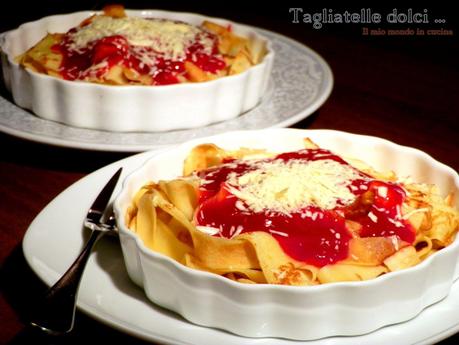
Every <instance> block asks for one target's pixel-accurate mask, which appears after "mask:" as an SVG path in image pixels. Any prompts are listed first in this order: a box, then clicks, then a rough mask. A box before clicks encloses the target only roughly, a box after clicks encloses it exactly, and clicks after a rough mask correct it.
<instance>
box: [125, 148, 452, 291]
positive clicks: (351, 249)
mask: <svg viewBox="0 0 459 345" xmlns="http://www.w3.org/2000/svg"><path fill="white" fill-rule="evenodd" d="M304 142H305V148H304V149H301V150H298V151H295V152H286V153H281V154H274V153H269V152H266V151H264V150H254V149H247V148H241V149H239V150H236V151H227V150H224V149H222V148H220V147H217V146H215V145H213V144H202V145H199V146H196V147H195V148H194V149H192V150H191V152H190V153H189V155H188V157H187V158H186V160H185V162H184V168H183V176H181V177H178V178H176V179H174V180H170V181H158V182H151V183H149V184H146V185H145V186H143V187H142V188H141V189H140V190H139V191H138V192H137V193H136V195H135V197H134V199H133V201H132V205H131V207H130V208H129V209H128V211H127V214H126V225H127V226H128V228H129V229H131V230H132V231H134V232H136V233H137V235H138V236H139V237H140V238H141V239H142V240H143V242H144V244H145V245H146V246H147V247H148V248H151V249H152V250H153V251H155V252H158V253H161V254H164V255H166V256H168V257H170V258H172V259H174V260H176V261H178V262H180V263H182V264H184V265H186V266H188V267H191V268H194V269H198V270H204V271H208V272H212V273H215V274H219V275H222V276H224V277H227V278H229V279H232V280H235V281H238V282H241V283H269V284H286V285H316V284H324V283H332V282H339V281H359V280H367V279H372V278H375V277H378V276H380V275H383V274H386V273H388V272H393V271H398V270H401V269H405V268H408V267H411V266H414V265H416V264H418V263H420V262H421V261H423V260H424V259H426V258H427V257H429V256H430V255H432V254H433V253H435V252H436V251H438V250H441V249H442V248H444V247H446V246H448V245H449V244H450V243H451V242H452V241H453V240H454V238H455V236H456V233H457V230H458V223H459V214H458V212H457V210H456V209H455V208H454V206H453V196H452V195H451V194H450V195H448V196H447V197H446V198H442V197H441V196H440V194H439V192H438V190H437V188H436V187H435V186H434V185H428V184H422V183H414V182H410V181H408V180H407V179H405V180H403V181H401V180H399V179H398V178H397V176H396V174H395V173H394V172H384V173H383V172H379V171H375V170H374V169H373V168H371V167H370V166H368V165H366V164H365V163H364V162H361V161H358V160H355V159H345V158H342V157H340V156H338V155H336V154H335V153H333V152H331V151H329V150H326V149H323V148H320V147H318V146H317V145H316V144H314V143H313V142H312V141H311V140H309V139H305V141H304Z"/></svg>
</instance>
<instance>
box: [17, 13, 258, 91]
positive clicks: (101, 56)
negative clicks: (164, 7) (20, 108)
mask: <svg viewBox="0 0 459 345" xmlns="http://www.w3.org/2000/svg"><path fill="white" fill-rule="evenodd" d="M265 54H266V47H262V46H260V44H256V43H254V42H252V41H251V40H250V39H248V38H245V37H240V36H238V35H236V34H235V33H234V32H233V31H232V27H231V26H228V27H225V26H221V25H219V24H216V23H213V22H209V21H204V22H203V23H202V24H201V26H195V25H192V24H188V23H185V22H180V21H173V20H168V19H160V18H141V17H128V16H127V15H126V13H125V11H124V8H123V7H122V6H120V5H110V6H107V7H105V8H104V13H103V14H101V15H94V16H91V17H90V18H87V19H86V20H84V21H83V22H82V23H80V25H78V26H77V27H75V28H72V29H70V30H69V31H68V32H66V33H48V34H47V35H46V37H44V38H43V39H42V40H41V41H40V42H38V43H37V44H36V45H35V46H33V47H32V48H30V49H29V50H27V51H26V52H25V53H24V54H22V55H20V56H18V57H16V61H17V62H18V63H19V64H21V65H22V66H24V67H25V68H28V69H31V70H33V71H36V72H39V73H44V74H48V75H51V76H54V77H58V78H62V79H66V80H82V81H87V82H94V83H101V84H108V85H111V84H112V85H167V84H177V83H186V82H203V81H208V80H213V79H217V78H221V77H224V76H229V75H234V74H238V73H241V72H244V71H245V70H247V69H249V68H250V67H251V66H254V65H256V64H258V63H259V62H260V61H261V60H262V59H263V56H264V55H265Z"/></svg>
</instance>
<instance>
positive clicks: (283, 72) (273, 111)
mask: <svg viewBox="0 0 459 345" xmlns="http://www.w3.org/2000/svg"><path fill="white" fill-rule="evenodd" d="M253 29H254V30H256V31H258V32H260V33H261V34H262V35H263V36H265V37H267V38H268V39H269V40H270V42H271V43H272V47H273V50H274V52H275V54H276V58H275V61H274V65H273V70H272V73H271V78H270V82H269V84H268V89H267V91H266V93H265V95H264V96H263V97H262V99H261V102H260V103H259V104H258V105H256V106H255V107H254V108H253V109H251V110H249V111H247V112H245V113H244V114H242V115H240V116H238V117H236V118H234V119H231V120H227V121H222V122H219V123H215V124H211V125H208V126H203V127H199V128H193V129H184V130H173V131H167V132H149V133H147V132H129V133H126V132H109V131H101V130H94V129H86V128H76V127H72V126H67V125H65V124H62V123H58V122H54V121H48V120H45V119H42V118H40V117H37V116H34V115H32V114H31V113H30V112H28V111H26V110H24V109H23V108H20V107H18V106H17V105H16V104H14V102H12V101H11V100H10V97H9V95H6V94H2V95H0V131H3V132H5V133H8V134H10V135H14V136H17V137H20V138H24V139H27V140H32V141H36V142H41V143H46V144H51V145H58V146H65V147H73V148H81V149H93V150H104V151H128V152H135V151H144V150H148V149H153V148H158V147H161V146H166V145H171V144H177V143H182V142H184V141H186V140H190V139H194V138H199V137H203V136H209V135H214V134H218V133H222V132H225V131H231V130H239V129H261V128H268V127H287V126H290V125H292V124H294V123H296V122H298V121H300V120H302V119H304V118H306V117H308V116H309V115H311V114H312V113H313V112H314V111H316V110H317V109H318V108H319V107H320V106H321V105H322V104H323V103H324V102H325V100H326V99H327V98H328V96H329V95H330V92H331V90H332V87H333V76H332V73H331V70H330V68H329V66H328V64H327V63H326V62H325V61H324V60H323V59H322V58H321V57H320V56H319V55H318V54H317V53H315V52H314V51H313V50H311V49H310V48H308V47H307V46H305V45H302V44H299V43H298V42H295V41H294V40H292V39H290V38H287V37H285V36H282V35H279V34H276V33H274V32H270V31H267V30H262V29H258V28H253ZM2 37H4V34H3V36H1V37H0V39H2ZM3 56H4V55H3ZM292 66H295V69H292Z"/></svg>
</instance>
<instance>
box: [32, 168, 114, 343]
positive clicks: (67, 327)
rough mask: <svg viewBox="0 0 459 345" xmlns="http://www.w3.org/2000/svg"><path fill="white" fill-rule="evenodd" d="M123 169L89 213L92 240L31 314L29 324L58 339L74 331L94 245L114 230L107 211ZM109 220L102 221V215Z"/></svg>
mask: <svg viewBox="0 0 459 345" xmlns="http://www.w3.org/2000/svg"><path fill="white" fill-rule="evenodd" d="M122 170H123V168H119V169H118V171H117V172H116V173H115V174H114V175H113V176H112V177H111V179H110V180H109V181H108V182H107V184H106V185H105V186H104V188H103V189H102V191H101V192H100V193H99V195H98V196H97V198H96V200H95V201H94V203H93V204H92V205H91V207H90V208H89V210H88V213H87V215H86V218H85V220H84V226H85V227H87V228H89V229H91V230H92V233H91V237H89V240H88V242H87V243H86V245H85V247H84V248H83V250H82V251H81V253H80V255H79V256H78V257H77V258H76V259H75V261H74V262H73V264H72V265H71V266H70V267H69V268H68V270H67V271H66V272H65V273H64V275H63V276H62V277H61V278H60V279H59V280H58V281H57V282H56V283H55V284H54V285H53V286H52V287H51V288H49V290H48V291H47V292H46V294H45V296H44V299H43V300H41V301H39V303H37V305H36V309H35V310H34V312H33V314H32V317H31V321H30V324H31V325H32V326H36V327H39V328H40V329H41V330H43V331H45V332H46V333H49V334H53V335H59V334H64V333H68V332H70V331H71V330H72V329H73V325H74V320H75V307H76V298H77V293H78V287H79V284H80V280H81V277H82V275H83V272H84V268H85V266H86V263H87V261H88V259H89V255H90V254H91V250H92V248H93V246H94V244H95V243H96V242H97V241H98V240H99V239H100V238H101V237H102V236H103V235H104V234H106V233H108V232H112V231H115V230H116V225H115V224H116V221H115V216H114V214H113V210H108V209H107V208H108V204H109V201H110V198H111V196H112V194H113V191H114V190H115V187H116V185H117V183H118V180H119V177H120V175H121V172H122ZM106 213H109V216H107V217H105V218H104V214H106Z"/></svg>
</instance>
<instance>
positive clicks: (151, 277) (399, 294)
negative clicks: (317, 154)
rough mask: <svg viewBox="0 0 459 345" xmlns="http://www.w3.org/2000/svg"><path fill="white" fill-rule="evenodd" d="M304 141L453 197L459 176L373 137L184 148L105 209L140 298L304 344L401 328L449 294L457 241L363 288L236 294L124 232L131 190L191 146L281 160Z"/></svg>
mask: <svg viewBox="0 0 459 345" xmlns="http://www.w3.org/2000/svg"><path fill="white" fill-rule="evenodd" d="M305 137H310V138H311V139H312V140H313V141H314V142H316V143H317V144H318V145H319V146H321V147H324V148H327V149H330V150H332V151H334V152H336V153H337V154H340V155H343V156H347V157H358V158H359V159H361V160H363V161H365V162H367V163H369V164H370V165H372V166H373V167H374V168H375V169H377V170H380V171H387V170H394V171H395V172H396V173H397V174H398V176H411V177H412V178H413V180H414V181H419V182H428V183H434V184H436V185H437V186H438V187H439V189H440V191H441V192H442V193H443V194H444V195H445V196H446V194H447V193H448V192H451V191H454V192H455V195H456V199H458V196H459V176H458V174H457V173H456V172H455V171H454V170H453V169H451V168H449V167H447V166H445V165H443V164H441V163H439V162H437V161H435V160H434V159H433V158H432V157H430V156H428V155H427V154H425V153H423V152H421V151H418V150H416V149H413V148H408V147H404V146H399V145H396V144H394V143H391V142H389V141H386V140H383V139H380V138H375V137H368V136H359V135H353V134H348V133H344V132H338V131H327V130H317V131H315V130H296V129H271V130H260V131H239V132H230V133H225V134H222V135H217V136H214V137H209V138H200V139H198V140H193V141H190V142H187V143H184V144H182V145H179V146H177V147H174V148H171V149H169V150H166V151H165V152H164V153H160V154H158V155H156V156H155V157H153V158H152V159H151V160H149V161H148V162H147V163H146V164H145V165H144V166H142V167H141V168H140V169H139V170H138V171H136V172H134V173H133V174H131V175H130V176H129V177H128V178H127V179H126V180H125V182H124V185H123V190H122V192H121V193H120V195H119V196H118V197H117V199H116V201H115V204H114V209H115V213H116V215H117V219H118V225H119V229H120V239H121V247H122V250H123V255H124V260H125V263H126V267H127V271H128V274H129V276H130V277H131V279H132V280H133V281H134V282H135V283H136V284H138V285H139V286H141V287H143V289H144V290H145V293H146V295H147V297H148V298H149V299H151V300H152V301H153V302H154V303H156V304H158V305H160V306H162V307H165V308H167V309H170V310H173V311H175V312H177V313H179V314H180V315H182V316H183V317H184V318H185V319H187V320H189V321H191V322H193V323H196V324H199V325H204V326H209V327H215V328H219V329H224V330H226V331H229V332H232V333H235V334H238V335H242V336H247V337H281V338H288V339H298V340H311V339H318V338H322V337H328V336H338V335H346V336H351V335H360V334H365V333H368V332H371V331H374V330H376V329H378V328H380V327H383V326H387V325H390V324H394V323H398V322H403V321H406V320H409V319H411V318H413V317H415V316H416V315H418V314H419V313H420V312H421V311H422V310H423V309H424V308H426V307H428V306H429V305H431V304H434V303H436V302H438V301H440V300H441V299H443V298H444V297H445V296H446V295H447V294H448V293H449V291H450V289H451V285H452V283H453V281H454V279H456V278H457V276H458V274H459V270H458V269H457V261H458V256H459V239H458V240H456V241H455V242H454V243H453V244H451V245H450V246H448V247H447V248H445V249H443V250H441V251H439V252H438V253H436V254H434V255H432V256H431V257H429V258H428V259H427V260H425V261H424V262H422V263H421V264H419V265H417V266H415V267H413V268H410V269H406V270H402V271H399V272H393V273H389V274H386V275H383V276H381V277H378V278H376V279H372V280H368V281H364V282H344V283H333V284H324V285H319V286H310V287H294V286H279V285H266V284H263V285H245V284H240V283H236V282H233V281H231V280H229V279H226V278H223V277H221V276H218V275H215V274H211V273H208V272H203V271H198V270H193V269H190V268H188V267H186V266H183V265H181V264H179V263H177V262H176V261H174V260H172V259H170V258H168V257H165V256H163V255H161V254H158V253H155V252H153V251H151V250H150V249H148V248H147V247H145V246H144V244H143V242H142V240H141V239H140V238H139V237H138V236H137V235H136V234H135V233H133V232H132V231H130V230H128V229H127V228H126V226H125V225H124V222H125V221H124V216H125V214H126V210H127V209H128V207H129V206H130V204H131V202H132V199H133V196H134V195H135V193H136V192H137V191H138V190H139V188H140V187H141V186H143V185H144V184H146V183H147V182H149V181H152V180H153V181H157V180H160V179H166V180H167V179H173V178H175V177H177V176H181V172H182V168H183V161H184V159H185V158H186V156H187V155H188V153H189V151H190V150H191V148H192V147H194V146H195V145H197V144H199V143H215V144H217V145H219V146H221V147H223V148H225V149H230V150H231V149H237V148H239V147H241V146H242V147H251V148H266V149H267V150H268V151H272V152H288V151H293V150H297V149H300V148H303V138H305ZM456 204H458V201H457V200H456Z"/></svg>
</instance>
